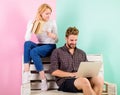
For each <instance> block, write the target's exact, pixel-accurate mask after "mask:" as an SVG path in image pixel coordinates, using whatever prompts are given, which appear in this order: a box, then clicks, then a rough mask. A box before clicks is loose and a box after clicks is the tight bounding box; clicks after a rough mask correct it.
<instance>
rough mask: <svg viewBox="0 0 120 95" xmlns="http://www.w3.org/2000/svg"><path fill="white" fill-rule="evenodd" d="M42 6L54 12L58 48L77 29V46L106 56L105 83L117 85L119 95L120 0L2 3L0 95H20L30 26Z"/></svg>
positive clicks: (16, 0) (11, 0)
mask: <svg viewBox="0 0 120 95" xmlns="http://www.w3.org/2000/svg"><path fill="white" fill-rule="evenodd" d="M42 3H48V4H50V5H51V6H52V8H53V13H52V17H51V18H52V19H56V21H57V26H58V35H59V42H58V44H57V47H60V46H62V45H64V42H65V41H64V34H65V31H66V28H68V27H69V26H76V27H77V28H78V29H79V30H80V34H79V39H78V43H77V46H78V47H79V48H81V49H83V50H84V51H86V53H87V54H103V59H104V72H105V73H104V78H105V81H108V82H112V83H116V84H117V88H118V95H119V94H120V90H119V89H120V74H119V73H118V72H119V69H120V60H119V59H120V56H119V55H120V50H119V49H120V0H0V95H8V94H10V95H20V86H21V64H22V59H21V56H22V54H23V43H24V35H25V31H26V24H27V22H28V20H29V19H32V18H33V17H34V16H35V13H36V10H37V8H38V6H39V5H40V4H42ZM33 40H36V39H35V37H34V36H33Z"/></svg>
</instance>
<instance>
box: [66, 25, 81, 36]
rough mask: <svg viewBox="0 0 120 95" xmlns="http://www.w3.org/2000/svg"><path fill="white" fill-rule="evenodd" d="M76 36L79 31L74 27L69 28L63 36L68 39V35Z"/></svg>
mask: <svg viewBox="0 0 120 95" xmlns="http://www.w3.org/2000/svg"><path fill="white" fill-rule="evenodd" d="M78 34H79V30H78V29H77V28H76V27H69V28H68V29H67V30H66V34H65V36H66V37H68V36H70V35H78Z"/></svg>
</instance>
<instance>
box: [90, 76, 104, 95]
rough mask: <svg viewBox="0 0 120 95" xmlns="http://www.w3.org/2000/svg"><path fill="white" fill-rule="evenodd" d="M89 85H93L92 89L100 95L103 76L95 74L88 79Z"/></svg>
mask: <svg viewBox="0 0 120 95" xmlns="http://www.w3.org/2000/svg"><path fill="white" fill-rule="evenodd" d="M90 82H91V85H93V89H94V91H95V93H96V95H102V90H103V85H104V80H103V77H101V76H97V77H93V78H91V79H90Z"/></svg>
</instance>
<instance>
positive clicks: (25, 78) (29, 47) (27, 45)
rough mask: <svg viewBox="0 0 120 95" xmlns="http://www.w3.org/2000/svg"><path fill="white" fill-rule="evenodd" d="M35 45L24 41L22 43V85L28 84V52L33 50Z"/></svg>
mask: <svg viewBox="0 0 120 95" xmlns="http://www.w3.org/2000/svg"><path fill="white" fill-rule="evenodd" d="M36 46H37V45H36V44H35V43H33V42H31V41H26V42H25V43H24V73H23V78H22V79H23V80H22V83H23V84H24V83H28V82H30V70H29V69H30V66H29V63H30V61H31V57H30V51H31V50H32V49H33V48H35V47H36Z"/></svg>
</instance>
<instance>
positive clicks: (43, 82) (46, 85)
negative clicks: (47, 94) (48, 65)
mask: <svg viewBox="0 0 120 95" xmlns="http://www.w3.org/2000/svg"><path fill="white" fill-rule="evenodd" d="M41 90H42V91H47V90H48V84H47V81H46V79H45V80H41Z"/></svg>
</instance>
